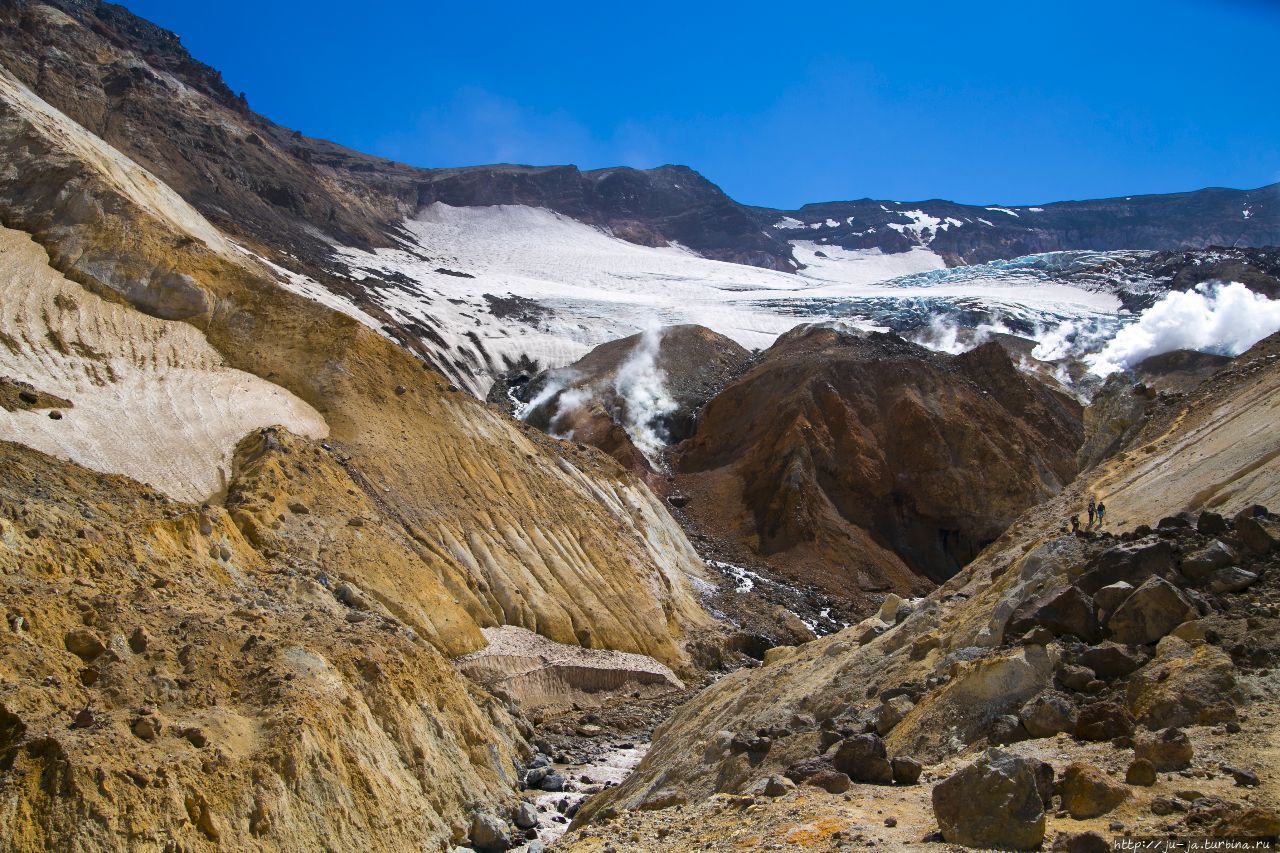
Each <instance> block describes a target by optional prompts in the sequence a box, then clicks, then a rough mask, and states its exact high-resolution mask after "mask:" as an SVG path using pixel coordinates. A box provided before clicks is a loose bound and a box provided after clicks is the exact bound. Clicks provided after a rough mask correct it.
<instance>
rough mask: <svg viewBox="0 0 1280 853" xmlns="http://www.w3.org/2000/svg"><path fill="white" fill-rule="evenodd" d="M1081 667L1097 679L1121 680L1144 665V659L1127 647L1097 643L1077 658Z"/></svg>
mask: <svg viewBox="0 0 1280 853" xmlns="http://www.w3.org/2000/svg"><path fill="white" fill-rule="evenodd" d="M1077 659H1078V660H1079V662H1080V665H1081V666H1086V667H1088V668H1089V669H1091V670H1093V672H1094V674H1095V675H1097V676H1098V677H1099V678H1123V677H1124V676H1126V675H1129V674H1131V673H1133V672H1136V671H1137V670H1138V668H1139V667H1141V666H1142V664H1143V663H1145V662H1146V661H1145V658H1143V657H1142V656H1140V655H1138V654H1135V653H1134V652H1133V651H1132V650H1131V649H1129V648H1128V647H1127V646H1121V645H1119V644H1117V643H1110V642H1108V643H1099V644H1098V645H1096V646H1092V647H1090V648H1087V649H1085V650H1084V651H1083V652H1081V653H1080V654H1079V656H1078V658H1077Z"/></svg>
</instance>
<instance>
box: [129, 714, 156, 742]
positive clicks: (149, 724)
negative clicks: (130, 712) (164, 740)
mask: <svg viewBox="0 0 1280 853" xmlns="http://www.w3.org/2000/svg"><path fill="white" fill-rule="evenodd" d="M162 728H163V725H162V724H161V722H160V720H159V718H157V717H155V716H152V715H144V716H141V717H138V718H137V719H136V720H134V721H133V733H134V735H136V736H137V737H139V738H141V739H142V740H145V741H153V740H155V739H156V738H158V737H160V731H161V729H162Z"/></svg>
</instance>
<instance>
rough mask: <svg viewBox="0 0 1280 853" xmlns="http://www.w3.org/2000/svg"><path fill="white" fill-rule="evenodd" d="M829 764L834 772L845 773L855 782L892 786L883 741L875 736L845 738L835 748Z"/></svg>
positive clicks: (890, 772) (891, 771) (891, 768)
mask: <svg viewBox="0 0 1280 853" xmlns="http://www.w3.org/2000/svg"><path fill="white" fill-rule="evenodd" d="M831 764H832V766H833V767H835V769H836V770H839V771H840V772H842V773H847V774H848V775H849V778H850V779H852V780H853V781H855V782H866V783H868V784H872V785H891V784H893V765H892V764H890V763H889V758H888V751H887V750H886V749H885V746H884V741H882V740H881V739H880V738H879V737H877V736H876V735H872V734H865V735H857V736H855V737H851V738H845V740H844V741H842V742H841V743H840V746H839V747H837V748H836V753H835V755H834V756H832V758H831Z"/></svg>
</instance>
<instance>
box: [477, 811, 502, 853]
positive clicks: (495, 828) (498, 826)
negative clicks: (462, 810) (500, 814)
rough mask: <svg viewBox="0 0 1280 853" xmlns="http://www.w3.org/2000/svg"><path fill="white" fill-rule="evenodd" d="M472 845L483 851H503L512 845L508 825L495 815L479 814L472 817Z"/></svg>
mask: <svg viewBox="0 0 1280 853" xmlns="http://www.w3.org/2000/svg"><path fill="white" fill-rule="evenodd" d="M471 846H472V847H474V848H475V849H477V850H479V851H481V853H502V851H505V850H507V849H509V848H510V847H511V837H510V835H509V834H508V832H507V825H506V824H505V823H503V822H502V821H500V820H498V819H497V818H496V817H494V816H493V815H489V814H477V815H476V816H475V817H473V818H472V819H471Z"/></svg>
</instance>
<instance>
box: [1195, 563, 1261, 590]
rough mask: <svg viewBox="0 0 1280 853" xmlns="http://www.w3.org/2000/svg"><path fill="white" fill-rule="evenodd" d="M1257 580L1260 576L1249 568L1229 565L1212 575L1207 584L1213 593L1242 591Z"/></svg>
mask: <svg viewBox="0 0 1280 853" xmlns="http://www.w3.org/2000/svg"><path fill="white" fill-rule="evenodd" d="M1257 580H1258V576H1257V575H1256V574H1254V573H1253V572H1251V571H1249V570H1247V569H1242V568H1240V567H1239V566H1228V567H1227V568H1225V569H1218V571H1216V572H1214V573H1213V574H1212V575H1210V576H1209V580H1208V582H1207V583H1206V584H1205V586H1206V588H1208V590H1209V592H1213V593H1224V592H1240V591H1242V590H1246V589H1248V588H1249V587H1251V586H1253V584H1254V583H1255V582H1256V581H1257Z"/></svg>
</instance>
